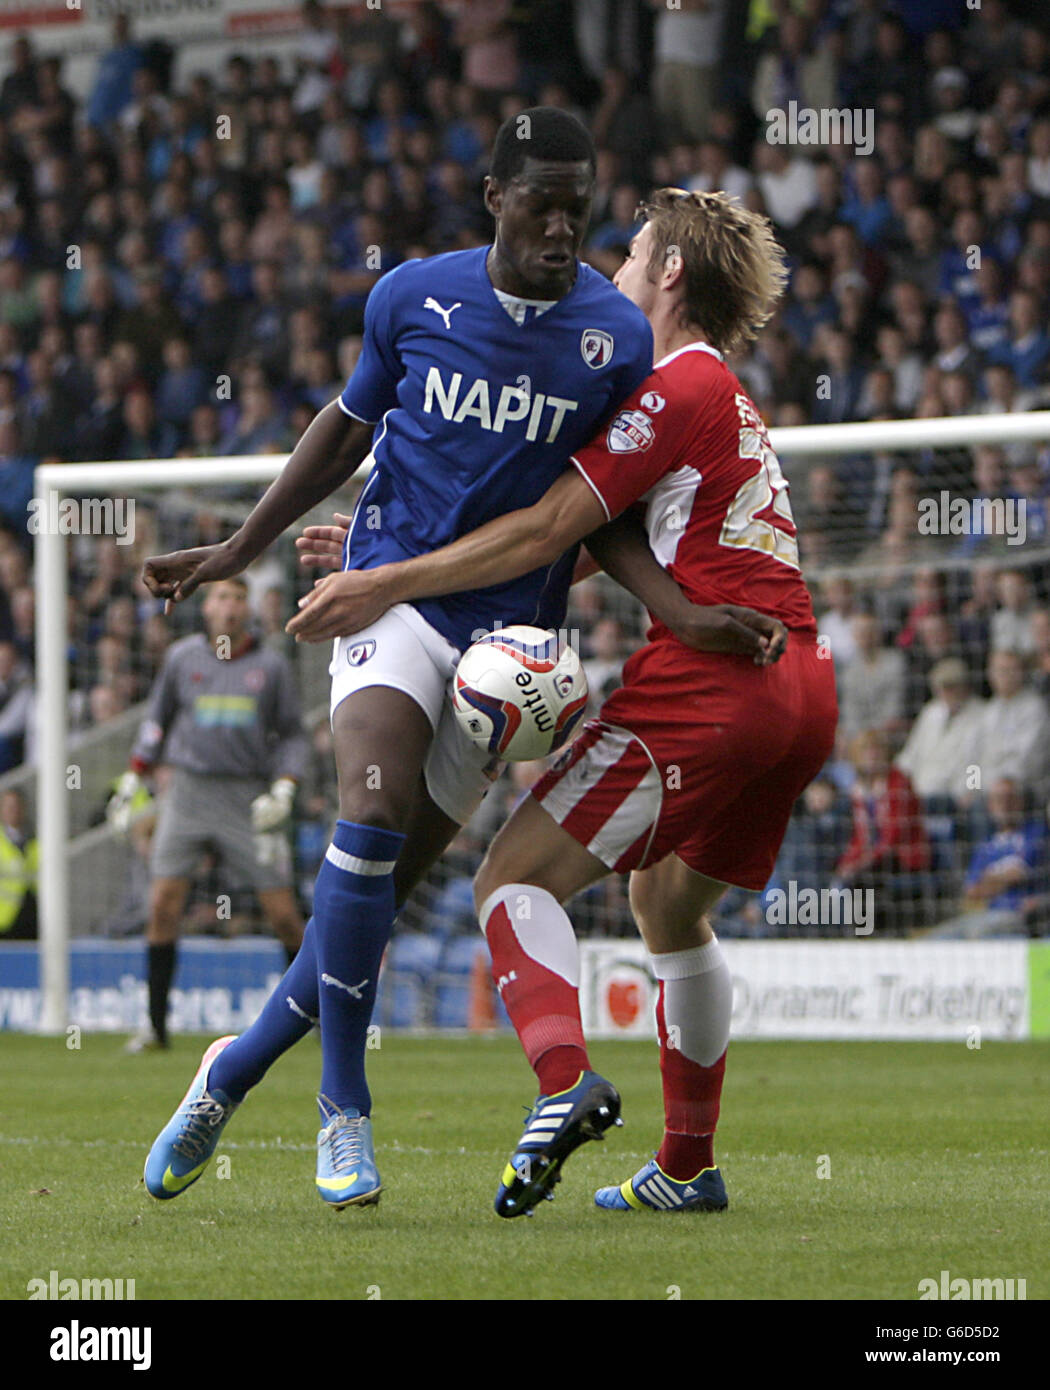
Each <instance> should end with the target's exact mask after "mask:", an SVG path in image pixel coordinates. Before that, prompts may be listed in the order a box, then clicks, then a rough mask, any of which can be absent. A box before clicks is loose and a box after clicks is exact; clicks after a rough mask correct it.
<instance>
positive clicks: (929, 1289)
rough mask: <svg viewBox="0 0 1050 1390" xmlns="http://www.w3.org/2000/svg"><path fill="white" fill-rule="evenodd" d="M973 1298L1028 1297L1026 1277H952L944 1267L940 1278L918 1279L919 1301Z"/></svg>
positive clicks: (1016, 1298)
mask: <svg viewBox="0 0 1050 1390" xmlns="http://www.w3.org/2000/svg"><path fill="white" fill-rule="evenodd" d="M931 1298H942V1299H952V1300H955V1299H973V1300H974V1301H975V1302H976V1301H978V1300H980V1301H983V1302H985V1303H988V1302H992V1301H993V1300H998V1299H1004V1300H1007V1301H1009V1300H1011V1299H1013V1300H1020V1299H1027V1298H1028V1281H1027V1279H961V1278H957V1279H953V1278H952V1276H951V1274H950V1273H949V1272H948V1270H946V1269H942V1270H941V1277H940V1279H939V1280H938V1279H920V1280H919V1302H920V1303H922V1302H924V1301H925V1300H926V1299H931Z"/></svg>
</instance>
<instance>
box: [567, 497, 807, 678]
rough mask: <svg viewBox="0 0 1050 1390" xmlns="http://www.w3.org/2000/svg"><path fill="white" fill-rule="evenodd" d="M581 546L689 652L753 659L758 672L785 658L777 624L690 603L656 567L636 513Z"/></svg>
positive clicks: (733, 608) (749, 611) (724, 606)
mask: <svg viewBox="0 0 1050 1390" xmlns="http://www.w3.org/2000/svg"><path fill="white" fill-rule="evenodd" d="M585 545H586V548H587V550H589V551H590V553H591V555H593V557H594V559H595V560H596V561H597V562H598V564H599V565H600V566H601V567H602V569H603V570H604V571H605V573H606V574H608V575H609V576H610V577H611V578H613V579H615V580H616V582H617V584H620V585H621V586H622V587H623V588H625V589H626V590H628V592H629V593H632V594H634V596H635V598H638V599H641V601H642V603H644V604H645V606H646V608H648V610H649V612H650V613H651V614H652V615H653V617H654V618H657V619H659V621H660V622H662V623H663V624H664V626H665V627H668V628H669V629H670V630H671V631H672V632H673V633H674V635H675V636H676V637H677V638H678V640H679V641H680V642H683V643H684V644H685V645H686V646H687V647H693V648H695V649H696V650H697V651H702V652H734V653H736V654H738V655H742V656H752V657H753V658H754V661H755V665H756V666H770V665H772V664H773V663H774V662H775V661H779V660H780V658H781V656H782V655H783V654H784V650H785V647H786V645H787V628H786V627H785V626H784V624H783V623H782V622H780V621H779V620H778V619H777V618H770V617H767V616H766V614H764V613H758V612H756V611H755V610H754V609H753V608H744V607H742V606H741V605H739V604H732V603H720V604H716V605H711V606H701V605H699V604H695V603H690V601H689V600H688V598H686V596H685V594H684V593H683V592H682V590H681V589H680V588H679V587H678V585H677V584H676V583H675V582H674V580H673V579H672V578H671V576H670V575H669V574H668V573H667V571H666V570H665V569H664V568H663V566H662V565H661V564H660V563H659V562H658V561H657V559H656V556H655V555H654V554H653V552H652V550H651V549H650V547H649V538H648V536H647V535H646V534H645V530H644V528H643V526H642V524H641V522H640V520H639V519H638V516H637V513H636V511H635V509H633V508H632V509H629V510H628V511H626V512H624V513H623V514H622V515H621V516H618V517H617V518H616V519H615V521H610V522H609V523H608V524H607V525H605V526H603V527H601V529H600V530H598V531H595V532H594V534H593V535H590V536H588V537H587V539H586V541H585Z"/></svg>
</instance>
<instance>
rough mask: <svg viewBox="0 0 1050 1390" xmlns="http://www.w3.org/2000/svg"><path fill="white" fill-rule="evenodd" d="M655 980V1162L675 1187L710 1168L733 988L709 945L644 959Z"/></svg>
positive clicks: (719, 956) (718, 951)
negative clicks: (659, 1133)
mask: <svg viewBox="0 0 1050 1390" xmlns="http://www.w3.org/2000/svg"><path fill="white" fill-rule="evenodd" d="M650 958H651V960H652V964H653V972H654V974H655V975H656V978H657V979H658V980H659V981H660V995H659V999H658V1000H657V1005H656V1023H657V1030H658V1032H659V1035H660V1073H661V1075H662V1077H663V1087H664V1139H663V1143H662V1144H661V1146H660V1152H659V1153H658V1154H657V1156H656V1159H657V1162H658V1163H659V1165H660V1167H661V1168H662V1169H663V1170H664V1172H665V1173H666V1174H667V1175H668V1177H672V1178H675V1179H676V1180H677V1181H679V1182H686V1181H687V1180H688V1179H690V1178H695V1177H696V1176H697V1174H698V1173H699V1172H700V1171H701V1170H702V1169H704V1168H712V1167H714V1133H715V1126H716V1125H717V1124H718V1111H719V1104H720V1100H721V1095H722V1079H723V1077H724V1075H725V1068H726V1048H727V1047H728V1044H729V1024H730V1018H731V1015H732V1011H733V983H732V979H731V977H730V974H729V968H728V966H727V965H726V962H725V957H724V956H723V955H722V949H721V947H720V946H719V944H718V941H717V940H712V941H709V942H708V943H707V945H706V946H696V947H693V948H692V949H690V950H688V951H669V952H666V953H661V954H659V955H653V956H651V957H650Z"/></svg>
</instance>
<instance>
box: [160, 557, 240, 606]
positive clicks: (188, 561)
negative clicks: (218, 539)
mask: <svg viewBox="0 0 1050 1390" xmlns="http://www.w3.org/2000/svg"><path fill="white" fill-rule="evenodd" d="M245 565H246V561H244V560H243V559H242V558H241V557H239V556H238V555H237V553H236V551H235V550H234V548H233V546H232V545H231V544H230V543H229V541H223V542H222V544H221V545H199V546H197V547H196V548H195V549H193V550H174V551H172V553H171V554H170V555H154V556H152V557H151V558H150V559H148V560H147V561H146V563H145V564H144V565H143V566H142V582H143V583H144V584H145V586H146V588H147V589H148V590H149V591H150V593H151V594H153V595H154V597H156V598H162V599H165V600H166V602H165V604H164V612H165V613H170V612H171V610H172V607H173V605H174V604H176V603H179V602H181V600H182V599H185V598H189V596H190V594H192V593H193V592H194V590H195V589H197V588H198V587H199V586H200V585H201V584H214V583H215V582H216V581H217V580H220V579H232V578H233V576H234V575H235V574H240V572H241V570H243V569H244V568H245Z"/></svg>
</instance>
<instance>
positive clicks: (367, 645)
mask: <svg viewBox="0 0 1050 1390" xmlns="http://www.w3.org/2000/svg"><path fill="white" fill-rule="evenodd" d="M375 653H376V644H375V642H373V641H368V642H355V643H354V645H353V646H352V647H347V649H346V660H347V663H348V664H349V665H350V666H363V665H364V664H365V662H366V661H367V660H368V658H369V657H371V656H375Z"/></svg>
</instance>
